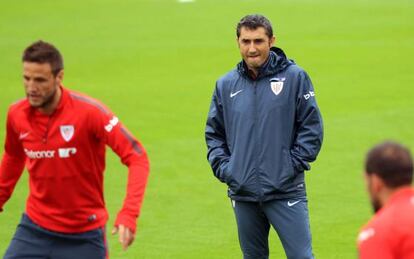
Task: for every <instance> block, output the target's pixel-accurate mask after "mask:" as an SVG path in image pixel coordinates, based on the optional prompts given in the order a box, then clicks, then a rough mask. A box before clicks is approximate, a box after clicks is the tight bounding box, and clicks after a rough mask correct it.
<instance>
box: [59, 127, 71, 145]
mask: <svg viewBox="0 0 414 259" xmlns="http://www.w3.org/2000/svg"><path fill="white" fill-rule="evenodd" d="M74 133H75V127H74V126H73V125H62V126H60V134H61V135H62V138H63V139H64V140H65V141H66V142H69V141H70V140H71V139H72V137H73V134H74Z"/></svg>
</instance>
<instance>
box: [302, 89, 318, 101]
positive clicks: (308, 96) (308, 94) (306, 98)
mask: <svg viewBox="0 0 414 259" xmlns="http://www.w3.org/2000/svg"><path fill="white" fill-rule="evenodd" d="M312 96H315V92H314V91H309V93H307V94H305V95H303V97H304V98H305V100H308V99H309V98H311V97H312Z"/></svg>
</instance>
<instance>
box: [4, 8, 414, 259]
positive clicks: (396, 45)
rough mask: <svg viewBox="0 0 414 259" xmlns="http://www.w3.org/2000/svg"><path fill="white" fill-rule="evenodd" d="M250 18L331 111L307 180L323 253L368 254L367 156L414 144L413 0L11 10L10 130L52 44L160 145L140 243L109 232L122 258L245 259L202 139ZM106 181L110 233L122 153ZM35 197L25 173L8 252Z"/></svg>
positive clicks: (80, 79) (70, 76)
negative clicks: (42, 53) (29, 77)
mask: <svg viewBox="0 0 414 259" xmlns="http://www.w3.org/2000/svg"><path fill="white" fill-rule="evenodd" d="M249 13H263V14H264V15H266V16H268V17H269V18H270V20H271V21H272V22H273V25H274V27H275V31H276V35H277V46H279V47H282V48H283V49H284V50H285V52H286V53H287V55H288V56H289V57H291V58H293V59H295V61H296V62H297V63H298V64H299V65H301V66H302V67H303V68H305V69H306V70H307V71H308V73H309V74H310V76H311V78H312V80H313V83H314V85H315V88H316V95H317V100H318V103H319V105H320V108H321V110H322V113H323V118H324V125H325V133H326V134H325V140H324V145H323V149H322V152H321V153H320V156H319V158H318V161H317V162H315V163H314V164H313V165H312V170H311V171H310V172H308V173H307V188H308V194H309V207H310V217H311V228H312V232H313V246H314V252H315V255H316V257H317V258H341V259H342V258H355V257H356V254H357V253H356V248H355V238H356V235H357V233H358V229H359V228H360V226H361V225H362V224H363V223H364V222H366V221H367V220H368V219H369V217H370V216H371V209H370V207H369V202H368V199H367V195H366V194H365V190H364V183H363V177H362V170H363V168H362V164H363V156H364V154H365V152H366V150H367V149H368V148H369V147H370V146H371V145H373V144H375V143H377V142H379V141H381V140H383V139H395V140H398V141H401V142H403V143H405V144H407V145H408V146H410V147H411V148H414V131H413V126H414V105H413V104H414V102H413V97H412V96H413V95H414V88H413V82H414V74H413V73H412V69H413V64H412V58H413V57H414V48H413V46H414V34H413V31H414V20H413V19H412V17H413V16H414V3H413V2H412V1H410V0H406V1H404V0H395V1H386V0H378V1H373V0H372V1H369V0H360V1H357V0H351V1H327V0H326V1H325V0H314V1H309V0H297V1H288V0H284V1H274V0H261V1H253V0H240V1H236V0H232V1H230V0H223V1H218V0H216V1H213V0H197V1H195V2H193V3H178V2H177V1H175V0H169V1H167V0H140V1H132V0H129V1H114V0H111V1H110V0H99V1H98V0H94V1H77V0H76V1H75V0H72V1H69V0H62V1H27V0H26V1H3V2H1V3H0V56H1V58H0V85H1V90H2V94H1V95H0V123H1V125H4V122H5V116H6V112H7V107H8V106H9V104H10V103H12V102H13V101H15V100H17V99H19V98H21V97H23V87H22V82H21V62H20V56H21V52H22V50H23V49H24V47H26V46H27V45H28V44H30V43H31V42H33V41H35V40H37V39H44V40H47V41H51V42H53V43H54V44H55V45H56V46H57V47H58V48H59V49H60V50H61V51H62V53H63V55H64V58H65V66H66V69H65V80H64V82H65V85H66V86H67V87H69V88H71V89H75V90H78V91H82V92H84V93H86V94H89V95H91V96H93V97H96V98H98V99H100V100H102V101H103V102H104V103H106V104H107V105H108V106H109V107H110V108H111V109H112V110H113V111H114V112H115V113H116V114H117V115H118V117H119V118H120V119H121V120H122V122H123V123H124V124H125V125H127V127H128V128H129V129H130V130H131V131H132V132H133V133H134V134H135V135H136V136H137V137H138V138H139V139H140V140H141V141H142V142H143V144H144V145H145V147H146V148H147V150H148V153H149V156H150V159H151V176H150V181H149V185H148V188H147V193H146V198H145V202H144V205H143V208H142V215H141V217H140V219H139V226H138V234H137V238H136V241H135V244H134V245H133V246H132V247H131V248H130V249H129V250H128V251H127V252H123V251H121V248H120V245H119V244H118V243H117V240H116V238H115V237H109V244H110V254H111V257H112V258H180V259H181V258H241V253H240V251H239V247H238V240H237V230H236V225H235V220H234V215H233V212H232V209H231V206H230V202H229V200H228V199H227V198H226V187H225V186H224V185H222V184H220V183H219V182H218V181H217V180H216V179H214V177H213V174H212V172H211V171H210V168H209V165H208V164H207V162H206V158H205V156H206V147H205V143H204V133H203V132H204V125H205V119H206V115H207V111H208V106H209V102H210V97H211V94H212V90H213V88H214V83H215V80H216V79H217V78H218V77H219V76H220V75H222V74H224V73H225V72H226V71H228V70H230V69H232V68H233V67H234V66H235V64H236V63H237V62H238V60H239V59H240V56H239V53H238V50H237V47H236V42H235V25H236V23H237V22H238V20H239V19H240V18H241V17H242V16H244V15H245V14H249ZM4 129H5V127H4V126H1V127H0V139H4V133H5V132H4ZM0 152H3V149H2V148H1V149H0ZM105 177H106V179H105V196H106V201H107V206H108V209H109V212H110V215H111V219H110V221H109V223H108V229H109V230H110V226H111V224H112V222H113V220H114V218H115V215H116V212H117V210H118V209H119V208H120V206H121V204H122V199H123V197H124V194H125V180H126V169H125V167H123V166H122V165H121V164H120V163H119V159H118V158H117V157H116V156H115V155H113V154H112V153H111V152H108V163H107V170H106V176H105ZM27 188H28V184H27V174H26V173H25V174H24V176H23V177H22V179H21V180H20V182H19V184H18V185H17V187H16V190H15V192H14V194H13V196H12V198H11V199H10V200H9V202H8V203H7V204H6V206H5V211H4V212H2V213H1V214H0V254H2V253H3V252H4V251H5V249H6V247H7V245H8V243H9V241H10V239H11V237H12V235H13V233H14V230H15V227H16V225H17V223H18V221H19V218H20V215H21V213H22V212H23V210H24V204H25V199H26V197H27V192H28V190H27ZM108 232H109V231H108ZM270 244H271V258H283V257H284V253H283V250H282V248H281V246H280V245H279V241H278V240H277V236H276V234H275V232H274V231H273V232H271V239H270Z"/></svg>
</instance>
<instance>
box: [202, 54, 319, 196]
mask: <svg viewBox="0 0 414 259" xmlns="http://www.w3.org/2000/svg"><path fill="white" fill-rule="evenodd" d="M205 137H206V142H207V147H208V154H207V158H208V161H209V163H210V165H211V167H212V169H213V172H214V175H215V176H216V177H217V178H218V179H219V180H220V181H222V182H225V183H226V184H227V185H228V186H229V191H228V194H229V197H231V198H232V199H234V200H239V201H267V200H272V199H286V198H292V197H298V196H303V195H306V191H305V183H304V173H303V172H304V171H305V170H309V169H310V165H309V163H310V162H312V161H314V160H315V159H316V156H317V155H318V153H319V150H320V148H321V145H322V138H323V126H322V118H321V115H320V112H319V108H318V106H317V104H316V100H315V92H314V89H313V86H312V83H311V80H310V78H309V76H308V75H307V74H306V72H305V71H304V70H303V69H302V68H300V67H299V66H297V65H296V64H295V63H294V62H293V61H292V60H289V59H287V58H286V55H285V54H284V52H283V51H282V50H281V49H279V48H275V47H273V48H272V49H271V51H270V55H269V58H268V59H267V61H266V62H265V64H264V65H263V66H262V67H261V69H260V70H259V73H258V76H257V78H256V79H252V78H251V77H250V76H249V74H248V70H247V67H246V64H245V63H244V62H243V61H242V62H240V63H239V64H238V65H237V68H236V69H234V70H232V71H230V72H229V73H227V74H226V75H224V76H223V77H221V78H220V79H219V80H218V81H217V82H216V88H215V90H214V94H213V98H212V101H211V106H210V111H209V114H208V118H207V125H206V130H205Z"/></svg>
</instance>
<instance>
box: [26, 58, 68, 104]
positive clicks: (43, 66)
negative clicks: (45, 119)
mask: <svg viewBox="0 0 414 259" xmlns="http://www.w3.org/2000/svg"><path fill="white" fill-rule="evenodd" d="M62 77H63V71H60V72H59V73H58V75H56V76H54V75H53V73H52V67H51V66H50V64H49V63H34V62H23V84H24V87H25V91H26V96H27V100H28V101H29V103H30V105H31V106H32V107H35V108H47V107H48V105H50V104H51V103H52V102H53V100H54V98H55V97H56V92H57V89H58V88H59V85H60V83H61V80H62Z"/></svg>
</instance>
